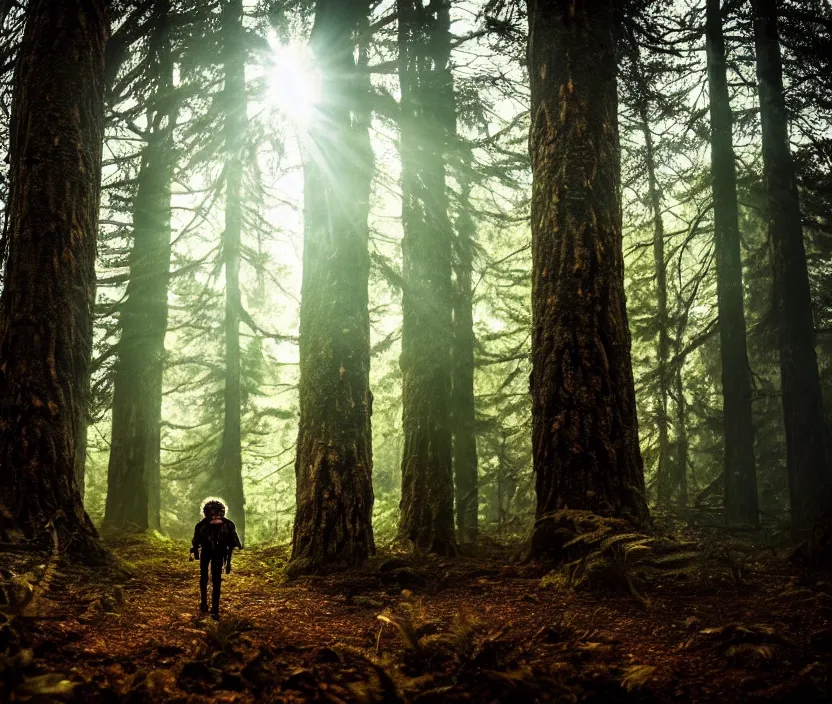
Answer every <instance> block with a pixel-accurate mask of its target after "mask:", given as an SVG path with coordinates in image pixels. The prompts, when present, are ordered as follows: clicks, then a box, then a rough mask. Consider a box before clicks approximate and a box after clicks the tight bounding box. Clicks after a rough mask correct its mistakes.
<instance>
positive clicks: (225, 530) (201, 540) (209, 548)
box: [191, 518, 243, 560]
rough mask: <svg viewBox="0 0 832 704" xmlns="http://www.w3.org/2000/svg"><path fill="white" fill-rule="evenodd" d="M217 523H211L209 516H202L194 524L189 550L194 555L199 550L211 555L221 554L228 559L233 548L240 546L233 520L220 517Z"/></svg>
mask: <svg viewBox="0 0 832 704" xmlns="http://www.w3.org/2000/svg"><path fill="white" fill-rule="evenodd" d="M221 520H222V523H221V524H219V525H211V519H210V518H203V519H202V520H201V521H200V522H199V523H197V524H196V526H194V538H193V540H192V541H191V552H192V553H193V554H194V556H195V557H198V556H199V550H200V548H202V550H203V552H204V553H206V554H208V555H211V556H213V557H219V556H222V558H223V559H224V560H225V559H230V558H231V553H232V552H233V551H234V548H242V547H243V546H242V544H241V543H240V536H238V535H237V527H236V526H235V525H234V522H233V521H230V520H228V519H227V518H222V519H221Z"/></svg>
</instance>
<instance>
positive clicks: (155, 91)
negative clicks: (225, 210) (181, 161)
mask: <svg viewBox="0 0 832 704" xmlns="http://www.w3.org/2000/svg"><path fill="white" fill-rule="evenodd" d="M169 14H170V3H169V2H166V1H163V2H159V3H157V4H156V6H155V7H154V11H153V17H152V26H153V31H152V33H151V35H150V37H149V47H148V55H147V59H146V66H147V69H146V71H147V74H148V77H147V80H148V83H149V86H148V90H149V92H150V96H149V98H148V102H147V108H146V111H145V112H146V119H147V124H146V130H145V134H146V136H147V144H146V146H145V148H144V151H143V154H142V156H141V163H140V166H139V174H138V184H137V189H136V195H135V198H134V199H133V245H132V249H131V251H130V270H129V279H128V284H127V293H126V298H125V300H124V302H123V303H122V304H121V306H120V311H119V312H120V315H119V327H120V329H121V337H120V339H119V343H118V347H117V352H116V354H117V361H116V363H115V377H114V382H113V409H112V416H113V427H112V434H111V440H110V443H111V448H110V458H109V469H108V480H107V504H106V509H105V514H104V517H105V520H107V521H114V522H118V523H129V524H132V525H134V526H136V527H137V528H139V529H140V530H146V529H147V528H155V529H158V528H159V527H160V524H159V508H160V507H159V481H160V479H159V455H160V428H161V421H162V374H163V371H164V357H165V333H166V331H167V323H168V283H169V278H170V259H171V225H170V219H171V190H170V189H171V180H172V178H173V169H174V162H175V157H174V154H175V151H174V144H173V132H174V128H175V125H176V117H177V112H178V110H177V99H176V96H175V95H174V92H173V55H172V50H171V39H170V18H169Z"/></svg>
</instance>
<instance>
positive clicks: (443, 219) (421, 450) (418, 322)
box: [398, 0, 457, 555]
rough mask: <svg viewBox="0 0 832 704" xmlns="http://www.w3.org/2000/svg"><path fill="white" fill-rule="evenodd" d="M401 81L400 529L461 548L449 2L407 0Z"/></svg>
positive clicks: (401, 15) (417, 538)
mask: <svg viewBox="0 0 832 704" xmlns="http://www.w3.org/2000/svg"><path fill="white" fill-rule="evenodd" d="M398 20H399V41H398V44H399V82H400V85H401V94H402V97H401V124H400V128H401V142H400V144H401V160H402V227H403V229H404V239H403V242H402V252H403V259H404V270H403V276H404V286H403V294H402V312H403V327H402V354H401V361H400V364H401V370H402V406H403V413H402V419H403V430H404V453H403V457H402V499H401V506H400V509H401V512H400V517H399V535H400V537H401V538H402V539H404V540H407V541H409V542H410V543H411V544H412V545H413V546H414V547H416V548H417V549H421V550H427V551H430V552H434V553H437V554H440V555H453V554H455V553H456V552H457V545H456V538H455V535H454V482H453V471H452V442H451V422H450V405H451V398H450V394H451V346H452V344H453V293H452V283H451V247H452V240H453V236H452V226H451V222H450V218H449V217H448V197H447V192H446V186H445V153H446V150H447V147H448V143H449V139H450V137H451V135H452V134H453V133H454V131H455V127H456V124H455V123H456V120H455V115H454V98H453V80H452V77H451V71H450V49H451V42H450V18H449V13H448V7H447V5H445V4H439V5H437V6H434V5H432V6H430V7H427V8H423V7H422V3H421V2H420V1H419V0H399V2H398Z"/></svg>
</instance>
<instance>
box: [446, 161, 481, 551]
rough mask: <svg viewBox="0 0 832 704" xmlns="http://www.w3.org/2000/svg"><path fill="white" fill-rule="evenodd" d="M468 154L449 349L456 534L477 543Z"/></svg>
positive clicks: (464, 166)
mask: <svg viewBox="0 0 832 704" xmlns="http://www.w3.org/2000/svg"><path fill="white" fill-rule="evenodd" d="M470 169H471V154H470V150H469V149H467V148H466V153H465V155H464V156H463V158H462V164H461V168H460V174H459V182H460V187H461V189H460V202H459V209H460V210H459V214H458V216H457V220H456V239H455V240H454V245H455V246H454V253H455V257H454V346H453V354H452V359H453V379H452V383H451V388H452V399H451V401H452V403H451V418H452V423H453V443H454V456H453V466H454V484H455V486H454V488H455V500H456V529H457V537H458V538H459V541H460V542H461V543H473V542H476V539H477V528H478V518H479V478H478V476H477V433H476V403H475V396H474V345H475V342H476V340H475V337H474V294H473V289H472V287H471V272H472V271H473V266H474V234H475V230H476V224H475V222H474V219H473V217H472V215H471V203H470V200H471V172H470Z"/></svg>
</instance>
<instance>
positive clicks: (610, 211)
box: [529, 0, 648, 557]
mask: <svg viewBox="0 0 832 704" xmlns="http://www.w3.org/2000/svg"><path fill="white" fill-rule="evenodd" d="M529 28H530V34H529V74H530V77H531V98H532V106H531V116H532V118H531V119H532V127H531V135H530V151H531V158H532V173H533V179H534V183H533V188H532V276H533V279H532V319H533V329H532V374H531V393H532V452H533V460H534V472H535V478H536V490H537V507H536V517H537V521H536V523H535V530H534V535H533V541H532V554H533V556H535V557H549V556H552V554H553V552H556V550H557V540H556V537H555V536H554V533H555V526H556V521H550V520H548V518H549V517H550V516H551V514H552V513H553V512H555V511H558V510H560V509H565V508H570V509H584V510H589V511H593V512H595V513H597V514H601V515H605V516H623V517H627V518H630V519H632V520H634V521H636V522H639V521H644V520H647V519H648V511H647V502H646V498H645V494H644V472H643V468H642V460H641V453H640V450H639V445H638V423H637V419H636V406H635V390H634V384H633V372H632V365H631V360H630V332H629V328H628V326H627V311H626V306H625V298H624V261H623V254H622V243H621V211H620V200H619V196H620V168H619V145H618V117H617V108H618V100H617V95H616V88H617V85H616V83H617V82H616V70H617V66H616V49H615V41H614V38H613V30H614V16H613V2H612V0H603V1H601V2H589V0H556V1H550V2H544V0H530V2H529Z"/></svg>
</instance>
